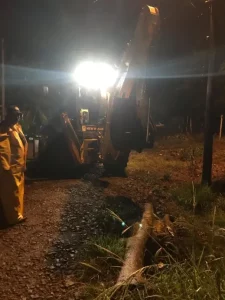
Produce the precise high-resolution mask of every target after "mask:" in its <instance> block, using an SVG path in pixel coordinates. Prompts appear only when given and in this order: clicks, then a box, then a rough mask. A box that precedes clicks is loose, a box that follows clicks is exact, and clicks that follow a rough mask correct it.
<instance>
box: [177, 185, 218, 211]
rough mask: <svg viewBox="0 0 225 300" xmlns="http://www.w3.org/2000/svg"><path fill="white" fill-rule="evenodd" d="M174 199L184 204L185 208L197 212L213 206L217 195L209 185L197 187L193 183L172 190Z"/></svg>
mask: <svg viewBox="0 0 225 300" xmlns="http://www.w3.org/2000/svg"><path fill="white" fill-rule="evenodd" d="M171 194H172V197H173V199H175V200H177V202H178V203H179V204H180V205H182V206H184V208H186V209H189V210H191V209H192V210H193V211H196V212H202V211H208V210H209V209H210V208H212V206H213V203H215V201H216V199H217V195H216V194H215V193H213V192H212V190H211V188H210V187H208V186H200V185H198V186H197V187H195V186H194V185H191V184H184V185H182V186H179V187H178V188H176V189H174V190H173V191H172V193H171Z"/></svg>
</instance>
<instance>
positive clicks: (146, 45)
mask: <svg viewBox="0 0 225 300" xmlns="http://www.w3.org/2000/svg"><path fill="white" fill-rule="evenodd" d="M159 29H160V18H159V11H158V9H157V8H155V7H150V6H145V7H144V8H143V9H142V11H141V13H140V16H139V19H138V22H137V26H136V29H135V32H134V36H133V39H132V40H131V42H130V43H129V44H127V48H126V50H125V52H124V55H123V57H122V59H121V63H120V66H119V67H118V76H117V80H116V82H115V84H114V85H113V87H111V89H110V90H108V91H107V94H106V98H105V99H104V101H102V99H100V98H99V99H100V100H99V99H98V97H97V96H96V97H93V99H95V102H96V103H95V105H96V106H95V113H93V107H94V104H93V103H92V105H91V106H92V107H91V108H90V107H88V101H86V102H85V101H83V100H84V98H85V97H83V96H82V95H80V96H79V97H78V99H77V100H76V110H75V111H76V114H75V116H74V118H70V117H69V113H68V111H67V113H61V114H60V116H59V117H58V119H57V121H58V122H55V124H57V125H54V122H53V124H49V126H48V127H51V132H54V134H51V135H48V134H45V136H48V138H47V139H46V140H47V142H46V144H45V145H44V146H43V147H42V150H41V152H40V154H39V156H38V157H37V158H36V159H35V161H33V162H32V164H30V168H29V173H30V174H31V173H32V174H36V175H38V176H50V175H53V176H54V175H55V174H60V176H65V175H66V174H67V175H68V176H71V173H76V170H77V168H79V167H81V166H84V165H85V166H89V165H91V164H93V163H97V162H100V163H103V165H104V168H105V170H106V171H107V172H109V173H114V172H120V171H123V170H124V169H125V168H126V166H127V162H128V159H129V154H130V151H132V150H135V151H138V152H141V151H142V150H143V149H144V148H146V147H148V148H151V147H153V144H154V136H155V131H156V130H155V126H154V124H153V122H152V119H151V115H150V100H149V96H148V93H147V82H148V71H149V69H150V68H151V59H150V58H151V50H152V47H154V45H155V41H156V40H157V37H158V34H159ZM82 97H83V98H82ZM96 99H97V100H96ZM96 107H97V111H98V112H99V111H100V110H101V109H100V108H102V107H103V110H102V111H101V113H97V114H96ZM93 115H95V117H93ZM96 116H97V117H96ZM59 123H60V126H59V125H58V124H59Z"/></svg>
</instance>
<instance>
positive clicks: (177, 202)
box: [81, 137, 225, 300]
mask: <svg viewBox="0 0 225 300" xmlns="http://www.w3.org/2000/svg"><path fill="white" fill-rule="evenodd" d="M224 146H225V144H224V140H222V141H220V142H219V141H215V153H214V168H213V170H214V172H215V173H214V177H215V174H216V176H217V177H216V178H222V177H223V176H224V172H225V165H224V163H225V160H224V157H223V156H224ZM201 157H202V146H201V144H200V143H199V140H198V141H195V140H194V139H193V138H191V140H190V139H187V138H180V137H179V138H176V139H175V138H171V139H168V140H163V141H162V142H161V143H159V144H158V145H157V148H156V149H154V150H153V151H146V152H143V153H142V154H138V155H136V154H134V153H132V154H131V160H130V162H129V166H128V170H127V171H128V174H129V176H128V179H127V184H126V186H123V185H122V186H121V191H124V190H125V191H126V195H127V196H128V197H130V199H133V200H134V201H137V202H138V201H143V198H144V195H145V194H146V192H147V194H148V195H150V196H149V198H147V199H149V201H154V203H155V205H156V211H159V212H161V209H162V208H163V213H164V212H167V213H169V214H171V215H172V216H174V218H175V223H174V226H175V229H176V235H177V238H176V240H175V242H174V243H175V244H174V247H175V248H176V249H178V251H177V252H175V253H174V254H173V256H171V255H169V254H167V255H168V257H167V255H166V257H165V255H164V257H163V259H161V258H160V257H157V258H156V259H155V264H154V265H146V266H145V267H144V270H140V271H144V276H145V278H146V281H145V282H144V283H143V284H142V285H140V286H135V287H134V286H133V287H131V286H130V285H129V282H126V283H124V285H123V286H118V285H116V280H117V278H118V274H119V271H120V268H121V265H122V262H123V258H124V253H125V244H126V239H121V236H120V235H119V234H117V235H115V234H114V235H113V234H112V230H111V229H112V228H113V226H111V227H110V225H109V224H108V223H113V222H118V224H119V226H120V230H121V231H122V230H123V229H122V228H121V221H118V219H117V220H116V218H115V217H114V218H112V216H113V213H112V212H115V214H116V215H118V218H121V219H122V220H124V219H126V220H127V216H128V215H127V212H128V211H129V207H130V204H129V203H127V206H123V207H121V203H124V202H125V198H124V199H122V198H121V201H120V202H119V205H118V203H116V199H117V198H112V199H111V203H112V205H111V210H112V211H111V216H110V211H108V213H109V215H107V216H106V214H105V218H106V219H107V224H108V225H107V229H108V230H107V232H108V233H107V235H106V236H102V237H98V238H97V239H94V240H93V241H91V243H90V245H89V246H88V251H87V256H86V259H85V260H84V261H85V264H83V265H81V268H82V270H83V271H84V270H85V271H84V274H85V275H84V276H83V277H82V280H83V281H85V282H87V283H86V284H85V285H84V288H83V298H81V299H85V300H86V299H87V300H91V299H98V300H147V299H154V300H156V299H163V300H164V299H165V300H183V299H185V300H186V299H187V300H188V299H190V300H192V299H195V300H202V299H206V300H207V299H208V300H222V299H225V260H224V246H225V233H224V231H225V196H224V192H225V189H224V188H225V182H223V181H221V182H219V184H214V185H213V187H212V188H210V187H208V186H201V185H200V179H201ZM110 180H112V181H113V180H114V179H109V181H110ZM129 180H131V181H129ZM113 182H114V184H115V181H113ZM116 184H117V189H118V190H119V191H120V182H119V181H116ZM137 187H138V188H137ZM139 199H140V200H139ZM147 201H148V200H147ZM113 204H115V206H113ZM117 206H118V207H120V209H117ZM131 216H132V214H131ZM129 217H130V215H129ZM113 220H114V221H113ZM130 221H132V217H131V218H130ZM130 225H131V224H129V226H130ZM110 228H111V229H110ZM162 249H163V248H162ZM156 262H157V263H156Z"/></svg>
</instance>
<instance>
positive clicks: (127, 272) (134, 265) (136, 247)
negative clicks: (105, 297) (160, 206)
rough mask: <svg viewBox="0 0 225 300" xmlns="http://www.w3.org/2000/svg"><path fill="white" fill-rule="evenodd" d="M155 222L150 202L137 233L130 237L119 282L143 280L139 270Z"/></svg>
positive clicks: (132, 282)
mask: <svg viewBox="0 0 225 300" xmlns="http://www.w3.org/2000/svg"><path fill="white" fill-rule="evenodd" d="M153 222H154V215H153V207H152V205H151V204H149V203H148V204H146V205H145V210H144V214H143V217H142V220H141V223H140V226H139V228H138V229H137V232H136V234H134V235H133V236H132V237H130V238H128V241H127V250H126V256H125V261H124V265H123V267H122V269H121V272H120V275H119V278H118V281H117V283H118V284H121V283H123V282H127V281H128V282H129V284H138V283H141V282H143V280H144V279H143V277H142V273H141V272H137V271H138V270H140V269H141V268H142V267H143V261H144V252H145V251H144V250H145V245H146V242H147V240H148V239H149V236H150V235H151V232H152V229H153Z"/></svg>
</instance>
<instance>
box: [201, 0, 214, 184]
mask: <svg viewBox="0 0 225 300" xmlns="http://www.w3.org/2000/svg"><path fill="white" fill-rule="evenodd" d="M207 2H209V16H210V57H209V67H208V81H207V95H206V106H205V130H204V153H203V168H202V184H207V185H211V182H212V156H213V128H212V111H213V104H214V99H213V95H212V85H213V74H214V65H215V41H214V19H213V4H212V1H211V0H209V1H207Z"/></svg>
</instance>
